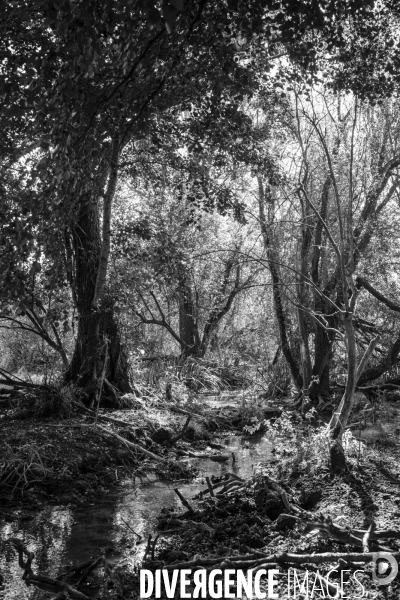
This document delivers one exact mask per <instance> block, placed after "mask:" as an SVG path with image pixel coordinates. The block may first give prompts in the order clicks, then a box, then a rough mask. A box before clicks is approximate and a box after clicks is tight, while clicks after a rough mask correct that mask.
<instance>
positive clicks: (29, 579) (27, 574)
mask: <svg viewBox="0 0 400 600" xmlns="http://www.w3.org/2000/svg"><path fill="white" fill-rule="evenodd" d="M9 541H10V542H11V544H12V545H13V546H14V548H15V549H16V551H17V552H18V564H19V566H20V567H21V568H22V569H24V574H23V576H22V578H23V579H24V581H25V582H26V583H27V585H35V586H36V587H39V588H41V589H45V590H47V591H50V592H53V593H56V594H57V596H56V598H58V600H60V598H66V597H67V598H68V595H69V596H70V597H71V598H72V599H73V600H89V596H86V594H83V593H82V592H80V591H79V590H77V589H76V588H75V587H73V586H72V585H69V584H68V583H66V582H65V581H62V580H61V579H52V578H51V577H47V576H45V575H35V574H34V573H33V571H32V568H31V564H32V561H33V559H34V556H35V555H34V553H33V552H30V551H29V550H28V549H27V547H26V546H25V544H24V543H23V541H22V540H20V539H18V538H9ZM24 556H26V561H24Z"/></svg>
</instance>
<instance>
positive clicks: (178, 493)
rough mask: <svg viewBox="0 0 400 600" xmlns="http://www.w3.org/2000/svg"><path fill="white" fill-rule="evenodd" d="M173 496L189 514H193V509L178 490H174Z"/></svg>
mask: <svg viewBox="0 0 400 600" xmlns="http://www.w3.org/2000/svg"><path fill="white" fill-rule="evenodd" d="M174 492H175V494H176V495H177V496H178V498H179V500H180V501H181V502H182V504H183V506H185V507H186V508H187V509H188V511H189V512H190V514H192V515H193V514H194V508H193V507H192V506H191V505H190V504H189V502H188V501H187V500H186V499H185V498H184V497H183V496H182V494H181V493H180V491H179V490H178V488H174Z"/></svg>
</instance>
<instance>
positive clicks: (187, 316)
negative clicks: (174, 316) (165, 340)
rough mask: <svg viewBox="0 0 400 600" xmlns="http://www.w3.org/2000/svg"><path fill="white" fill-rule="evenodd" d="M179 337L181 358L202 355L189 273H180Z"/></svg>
mask: <svg viewBox="0 0 400 600" xmlns="http://www.w3.org/2000/svg"><path fill="white" fill-rule="evenodd" d="M179 286H180V289H179V338H180V343H181V358H183V359H184V358H187V357H189V356H195V357H199V356H200V355H201V347H200V346H201V344H200V335H199V330H198V325H197V320H196V315H195V306H194V302H193V294H192V289H191V286H190V283H189V281H188V277H187V274H186V273H185V272H183V271H181V272H180V273H179Z"/></svg>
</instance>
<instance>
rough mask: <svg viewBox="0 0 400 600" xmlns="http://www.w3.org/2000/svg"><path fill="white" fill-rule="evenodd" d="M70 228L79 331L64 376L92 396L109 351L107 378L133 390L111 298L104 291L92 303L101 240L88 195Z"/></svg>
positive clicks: (116, 385)
mask: <svg viewBox="0 0 400 600" xmlns="http://www.w3.org/2000/svg"><path fill="white" fill-rule="evenodd" d="M71 230H72V249H73V255H74V259H75V269H74V278H73V281H72V285H73V292H74V298H75V302H76V308H77V312H78V333H77V339H76V344H75V350H74V354H73V357H72V360H71V364H70V366H69V368H68V370H67V372H66V380H67V381H71V382H74V383H76V384H77V385H79V386H80V387H81V388H83V389H84V390H85V391H86V393H87V394H88V396H89V397H93V394H95V393H96V392H97V390H98V385H99V378H100V376H101V373H102V370H103V365H104V360H106V355H107V354H108V364H107V371H106V379H107V382H108V383H109V384H111V385H112V386H114V387H115V388H116V389H117V390H118V391H119V392H122V393H126V392H129V391H132V390H131V386H130V384H129V378H128V372H127V361H126V357H125V355H124V352H123V349H122V346H121V341H120V336H119V331H118V324H117V321H116V320H115V316H114V314H113V302H112V299H111V297H109V296H107V295H105V296H104V297H103V300H102V302H101V304H99V306H98V308H97V309H94V308H93V305H92V302H93V298H94V294H95V288H96V280H97V276H98V269H99V257H100V245H101V244H100V232H99V219H98V213H97V206H96V204H95V203H94V202H93V201H92V200H91V199H90V198H82V199H81V201H80V207H79V214H78V218H77V222H76V223H75V224H74V225H73V226H72V228H71ZM107 348H108V349H107Z"/></svg>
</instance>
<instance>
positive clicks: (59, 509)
mask: <svg viewBox="0 0 400 600" xmlns="http://www.w3.org/2000/svg"><path fill="white" fill-rule="evenodd" d="M219 441H220V443H221V444H222V445H224V446H225V447H226V449H225V448H224V450H221V452H226V451H229V452H234V453H235V458H236V461H235V463H233V460H232V459H230V460H228V461H227V462H224V463H218V462H214V461H211V460H209V459H188V460H190V462H192V463H194V464H195V465H196V466H197V467H199V468H200V475H199V477H198V478H197V479H195V480H194V481H192V482H190V483H184V482H182V483H180V482H172V483H171V482H164V481H160V480H156V479H151V478H149V479H146V480H143V481H142V482H141V483H140V484H138V485H134V483H133V482H132V481H125V482H123V483H122V484H121V485H120V487H119V488H117V489H114V490H113V491H112V492H110V493H108V494H105V495H104V496H100V497H99V498H98V499H96V501H95V502H91V503H90V504H87V505H85V506H79V507H73V506H46V508H44V509H43V511H41V512H40V513H38V514H37V515H36V516H35V518H34V519H33V520H29V521H19V522H18V523H17V522H13V523H10V524H6V525H4V526H3V527H2V528H0V572H1V573H2V575H3V576H4V578H5V584H4V586H3V588H0V598H4V600H44V599H45V598H49V597H51V594H49V593H48V592H44V591H42V590H39V589H38V588H35V587H27V586H26V585H25V583H24V582H23V581H22V578H21V576H22V569H21V568H20V567H19V566H18V558H17V555H16V553H15V551H14V548H13V547H12V546H11V544H10V543H9V542H8V538H9V537H18V538H22V539H23V540H24V541H25V544H26V546H27V547H28V548H29V549H30V550H33V551H34V552H35V559H34V562H33V565H32V566H33V571H34V572H37V573H40V574H41V575H49V576H50V577H55V576H57V575H58V574H59V573H60V572H62V571H63V569H65V567H66V566H67V565H77V564H79V563H82V562H85V561H87V560H89V559H91V558H93V557H95V556H98V554H99V549H100V548H108V549H111V548H117V547H118V545H119V542H120V541H121V540H122V539H123V538H124V539H126V538H128V540H130V541H131V543H132V547H131V554H130V556H127V555H124V557H123V558H122V557H119V556H118V554H117V552H116V551H115V550H114V551H112V550H110V554H109V556H110V558H111V560H113V561H115V562H120V563H121V562H122V563H123V564H126V565H127V566H128V567H131V568H132V567H133V566H134V565H135V564H137V563H138V562H140V560H141V557H142V556H143V553H144V549H145V546H146V537H147V536H148V535H149V534H150V533H152V532H153V531H154V530H155V524H156V517H157V515H158V514H159V512H160V509H161V508H162V507H171V508H172V507H176V508H178V510H183V507H182V505H181V503H180V500H179V499H178V497H177V496H176V494H175V493H174V488H175V487H178V488H179V490H180V491H181V493H182V494H183V496H184V497H185V498H187V499H190V498H193V496H195V495H196V494H197V493H199V492H200V491H201V490H203V489H204V488H205V487H206V484H205V480H204V477H205V476H212V475H215V476H219V475H221V474H223V473H225V472H227V471H230V472H232V473H235V474H236V475H240V476H243V477H248V476H249V475H251V473H252V470H253V467H254V465H256V464H258V463H260V462H264V461H268V460H270V459H271V443H270V442H269V441H268V440H267V439H266V438H265V437H263V436H262V435H258V436H253V437H252V438H249V439H247V440H245V439H244V438H241V437H239V436H232V435H229V436H226V437H223V438H222V439H220V440H219ZM127 524H129V527H128V525H127ZM132 529H133V530H134V531H135V532H136V533H138V534H140V535H141V536H143V540H144V541H143V542H142V543H140V544H138V545H137V546H135V543H134V539H135V536H134V534H133V533H132V531H131V530H132ZM86 593H88V592H86Z"/></svg>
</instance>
